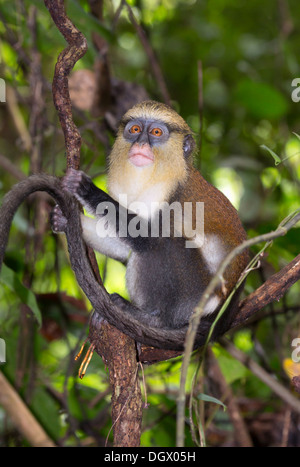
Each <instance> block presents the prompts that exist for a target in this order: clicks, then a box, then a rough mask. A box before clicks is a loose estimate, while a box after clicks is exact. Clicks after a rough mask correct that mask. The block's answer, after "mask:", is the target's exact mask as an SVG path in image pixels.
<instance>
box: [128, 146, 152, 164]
mask: <svg viewBox="0 0 300 467" xmlns="http://www.w3.org/2000/svg"><path fill="white" fill-rule="evenodd" d="M129 161H130V162H131V163H132V164H133V165H135V166H136V167H146V166H147V165H151V164H153V162H154V154H153V152H152V151H151V149H150V146H135V145H134V146H132V148H131V149H130V151H129Z"/></svg>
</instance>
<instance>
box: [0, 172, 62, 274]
mask: <svg viewBox="0 0 300 467" xmlns="http://www.w3.org/2000/svg"><path fill="white" fill-rule="evenodd" d="M36 191H47V192H48V193H49V194H50V195H51V196H52V197H53V198H54V199H55V200H56V201H57V203H58V204H59V205H60V206H61V205H64V204H65V203H64V199H63V196H62V194H61V186H60V181H59V179H58V178H56V177H51V176H50V175H43V174H39V175H32V176H30V177H28V178H26V179H25V180H23V181H21V182H20V183H18V184H17V185H15V186H14V187H13V188H12V189H11V190H10V191H9V192H8V193H7V195H6V196H5V197H4V199H3V203H2V206H1V209H0V270H1V266H2V263H3V259H4V254H5V250H6V246H7V242H8V236H9V232H10V228H11V224H12V221H13V217H14V215H15V212H16V211H17V209H18V207H19V206H20V204H21V203H22V202H23V201H24V200H25V199H26V198H27V197H28V196H29V195H30V194H31V193H34V192H36Z"/></svg>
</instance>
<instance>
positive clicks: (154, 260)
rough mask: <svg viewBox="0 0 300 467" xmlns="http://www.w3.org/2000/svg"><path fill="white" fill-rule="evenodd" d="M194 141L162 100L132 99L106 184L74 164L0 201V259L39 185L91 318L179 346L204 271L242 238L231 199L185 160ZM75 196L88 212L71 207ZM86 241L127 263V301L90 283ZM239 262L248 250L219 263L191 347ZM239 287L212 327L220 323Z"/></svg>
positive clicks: (207, 275) (223, 326) (229, 316)
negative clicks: (50, 203)
mask: <svg viewBox="0 0 300 467" xmlns="http://www.w3.org/2000/svg"><path fill="white" fill-rule="evenodd" d="M195 146H196V145H195V141H194V138H193V134H192V131H191V129H190V128H189V126H188V125H187V123H186V122H185V121H184V119H183V118H182V117H181V116H180V115H179V114H178V113H177V112H176V111H175V110H173V109H172V108H171V107H169V106H167V105H165V104H161V103H158V102H155V101H144V102H142V103H139V104H137V105H135V106H134V107H133V108H132V109H130V110H129V111H128V112H126V114H125V115H124V117H123V118H122V119H121V122H120V125H119V129H118V132H117V136H116V140H115V143H114V145H113V148H112V151H111V154H110V156H109V161H108V193H106V192H105V191H103V190H101V189H99V188H97V187H96V186H95V185H94V183H93V182H92V180H91V178H90V177H88V176H87V175H86V174H85V173H84V172H82V171H78V170H74V169H69V170H68V171H67V173H66V175H65V177H64V178H63V180H62V183H60V181H58V180H57V179H55V178H53V177H52V178H50V177H49V176H45V175H37V176H33V177H35V178H32V177H31V178H29V179H27V181H26V180H25V181H24V182H21V183H20V184H19V185H16V187H15V188H13V189H12V191H11V192H10V193H9V194H8V195H7V197H6V199H5V200H4V203H3V207H2V208H1V210H0V225H2V226H4V229H3V231H2V232H0V265H1V263H2V260H3V256H4V251H5V246H6V243H7V237H8V232H9V227H10V222H11V219H12V217H13V215H14V212H15V210H16V208H17V206H18V205H19V204H20V203H21V202H22V200H23V199H24V198H25V196H27V193H30V192H32V191H37V190H44V191H47V192H48V193H50V194H51V195H52V196H53V197H54V199H55V200H56V202H57V206H55V208H54V210H53V214H52V228H53V231H54V232H55V233H61V232H64V233H65V234H66V236H67V239H68V246H69V252H70V260H71V264H72V267H73V269H74V272H75V273H76V277H77V279H78V282H79V285H80V286H81V287H82V288H83V290H84V291H85V292H86V293H87V296H88V297H89V299H90V301H91V302H92V305H93V306H94V309H95V310H96V311H95V312H94V314H93V317H92V321H91V323H92V324H93V325H95V326H97V325H101V320H102V319H103V318H104V319H106V320H107V321H108V322H109V323H110V324H112V325H114V326H116V327H117V328H118V329H120V330H121V331H123V332H125V334H128V335H129V336H131V337H132V338H134V339H135V340H136V341H137V342H139V343H142V344H145V345H150V346H154V347H159V348H164V349H170V350H182V349H183V347H184V340H185V335H186V332H187V327H188V324H189V320H190V317H191V315H192V313H193V311H194V309H195V307H196V306H197V304H198V303H199V301H200V298H201V297H202V295H203V293H204V291H205V289H206V287H207V285H208V284H209V282H210V280H211V278H212V277H213V276H214V275H215V273H216V272H217V270H218V267H219V265H220V264H221V263H222V261H223V259H224V258H225V257H226V255H227V254H228V253H229V252H230V251H231V250H232V249H233V248H235V247H236V246H237V245H240V244H241V243H242V242H243V241H244V240H245V239H246V233H245V230H244V228H243V226H242V223H241V221H240V219H239V216H238V213H237V211H236V210H235V208H234V207H233V206H232V204H231V203H230V202H229V200H228V199H227V198H226V197H225V196H224V195H223V194H222V193H221V192H220V191H219V190H218V189H217V188H215V187H214V186H213V185H211V184H210V183H209V182H207V181H206V180H205V179H204V177H203V176H202V175H201V174H200V172H199V171H198V170H196V168H195V167H194V165H193V159H194V154H195ZM22 183H23V185H21V184H22ZM25 187H26V189H25ZM75 200H77V202H79V203H80V204H81V205H82V206H83V207H84V208H85V210H86V212H87V213H88V216H87V215H85V214H80V215H79V213H78V209H77V207H76V204H74V203H75ZM198 205H200V206H201V207H202V209H200V210H199V212H200V214H201V213H202V218H201V219H200V222H199V223H198V222H197V216H196V214H197V212H198V211H197V208H198ZM171 206H174V211H171V210H170V207H171ZM186 206H189V207H190V208H191V209H189V210H188V211H186V209H185V208H186ZM175 208H176V209H177V211H176V213H175ZM178 213H179V215H175V214H178ZM166 214H167V215H166ZM168 215H169V216H168ZM90 216H92V217H90ZM200 217H201V216H200ZM166 219H167V221H166ZM153 226H154V233H153V230H152V228H153ZM166 232H167V234H166ZM83 240H84V242H85V243H84V242H83ZM85 244H87V245H89V246H91V247H92V248H94V249H95V250H97V251H99V252H101V253H103V254H105V255H106V256H108V257H111V258H114V259H116V260H119V261H121V262H123V263H124V264H126V266H127V270H126V283H127V288H128V292H129V296H130V301H129V300H126V299H124V298H123V297H121V296H119V295H118V294H116V293H114V294H111V295H109V294H108V293H107V292H106V293H105V292H103V289H102V288H100V287H99V286H97V284H96V283H95V279H94V278H93V277H92V273H91V271H90V268H89V265H88V262H87V258H86V253H85ZM76 245H77V246H76ZM247 263H248V252H247V251H243V252H242V253H241V254H239V255H238V256H236V257H235V258H234V260H233V261H232V263H231V264H230V265H229V266H228V267H227V269H226V271H225V273H224V277H223V284H222V285H220V287H218V288H217V289H216V290H215V292H214V294H213V295H212V296H211V297H210V298H209V299H208V301H207V303H206V305H205V308H204V312H203V315H202V318H201V322H200V327H199V329H198V333H197V337H196V341H195V346H196V347H197V346H199V344H200V342H203V337H204V336H205V335H206V334H207V332H208V330H209V328H210V326H211V323H212V322H213V320H214V319H215V317H216V316H217V314H218V312H219V310H220V308H221V307H222V305H223V303H224V302H225V300H226V298H227V297H228V295H229V294H230V292H231V291H232V290H233V288H234V287H235V285H236V283H237V281H238V279H239V277H240V276H241V274H242V272H243V270H244V269H245V267H246V265H247ZM240 292H241V289H240V290H239V291H238V292H237V294H236V296H235V299H234V301H233V304H232V306H231V307H229V309H227V310H226V313H224V316H223V315H222V317H221V319H220V320H219V322H218V325H217V328H216V330H215V334H218V335H219V334H221V333H222V332H223V331H226V330H227V329H228V327H229V323H230V322H231V321H232V320H233V318H234V317H235V314H236V312H237V306H236V304H237V301H238V297H239V294H240ZM99 303H101V307H99ZM100 308H101V309H100Z"/></svg>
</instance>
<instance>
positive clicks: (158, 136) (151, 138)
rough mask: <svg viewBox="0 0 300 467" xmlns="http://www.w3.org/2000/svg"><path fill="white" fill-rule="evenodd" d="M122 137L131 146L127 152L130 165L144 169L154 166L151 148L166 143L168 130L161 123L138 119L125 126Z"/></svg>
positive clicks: (168, 134) (153, 155)
mask: <svg viewBox="0 0 300 467" xmlns="http://www.w3.org/2000/svg"><path fill="white" fill-rule="evenodd" d="M123 136H124V139H125V141H128V142H129V143H130V144H131V148H130V150H129V152H128V159H129V161H130V163H131V164H133V165H134V166H136V167H145V166H148V165H151V164H154V161H155V154H154V152H153V148H155V147H156V146H161V145H164V144H165V143H166V142H167V141H168V139H169V136H170V130H169V128H168V126H167V125H166V124H164V123H163V122H160V121H157V120H146V119H144V118H139V119H134V120H130V121H129V122H128V123H127V124H126V126H125V128H124V132H123Z"/></svg>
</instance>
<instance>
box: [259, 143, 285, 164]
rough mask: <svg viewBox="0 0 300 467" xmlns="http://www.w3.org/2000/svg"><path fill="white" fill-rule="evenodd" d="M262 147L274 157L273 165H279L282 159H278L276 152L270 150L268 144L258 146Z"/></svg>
mask: <svg viewBox="0 0 300 467" xmlns="http://www.w3.org/2000/svg"><path fill="white" fill-rule="evenodd" d="M260 147H261V148H262V149H265V150H266V151H268V152H269V153H270V154H271V156H272V157H273V158H274V160H275V165H279V164H281V162H282V160H281V159H280V157H279V156H278V155H277V154H276V152H274V151H272V149H270V148H268V146H265V145H264V144H262V145H261V146H260Z"/></svg>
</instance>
